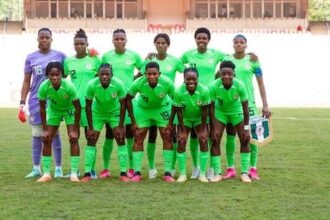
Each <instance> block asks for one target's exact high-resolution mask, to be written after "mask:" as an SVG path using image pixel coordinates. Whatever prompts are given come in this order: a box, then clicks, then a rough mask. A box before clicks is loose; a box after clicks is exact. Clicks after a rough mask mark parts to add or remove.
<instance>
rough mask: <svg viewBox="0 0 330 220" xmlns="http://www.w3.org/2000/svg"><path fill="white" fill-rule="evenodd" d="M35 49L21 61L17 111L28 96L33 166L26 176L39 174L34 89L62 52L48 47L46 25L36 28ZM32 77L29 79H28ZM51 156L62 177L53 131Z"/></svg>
mask: <svg viewBox="0 0 330 220" xmlns="http://www.w3.org/2000/svg"><path fill="white" fill-rule="evenodd" d="M37 40H38V48H39V50H37V51H35V52H33V53H31V54H29V55H28V56H27V58H26V60H25V67H24V72H25V74H24V80H23V84H22V91H21V101H20V112H22V111H23V108H24V105H25V104H26V98H27V95H28V93H30V95H29V102H28V104H29V112H30V117H29V123H30V126H31V128H32V161H33V169H32V171H31V173H29V174H28V175H26V177H38V176H41V171H40V158H41V148H42V139H41V136H42V124H41V118H40V108H39V101H38V97H37V95H38V90H39V86H40V84H41V83H42V82H43V81H44V80H45V79H46V74H45V69H46V66H47V64H48V62H50V61H59V62H62V61H63V60H64V59H65V55H64V54H63V53H61V52H59V51H56V50H52V49H51V43H52V41H53V39H52V32H51V31H50V30H49V29H48V28H41V29H40V30H39V31H38V39H37ZM31 79H32V82H31ZM52 147H53V151H54V157H55V164H56V168H55V174H54V177H62V176H63V173H62V167H61V160H62V141H61V137H60V135H59V134H58V133H57V134H56V135H55V137H54V139H53V143H52Z"/></svg>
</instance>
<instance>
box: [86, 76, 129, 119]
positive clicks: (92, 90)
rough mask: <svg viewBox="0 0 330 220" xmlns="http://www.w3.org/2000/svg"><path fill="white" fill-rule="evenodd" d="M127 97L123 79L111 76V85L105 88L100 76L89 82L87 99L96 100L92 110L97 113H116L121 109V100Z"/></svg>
mask: <svg viewBox="0 0 330 220" xmlns="http://www.w3.org/2000/svg"><path fill="white" fill-rule="evenodd" d="M125 97H126V89H125V87H124V84H123V82H122V81H121V80H119V79H116V78H115V77H112V78H111V81H110V85H109V86H108V87H107V88H103V87H102V85H101V82H100V79H99V78H95V79H93V80H91V81H90V82H89V83H88V86H87V93H86V99H89V100H94V101H93V106H92V110H93V112H97V113H101V114H102V113H115V112H118V111H120V102H119V100H121V99H124V98H125Z"/></svg>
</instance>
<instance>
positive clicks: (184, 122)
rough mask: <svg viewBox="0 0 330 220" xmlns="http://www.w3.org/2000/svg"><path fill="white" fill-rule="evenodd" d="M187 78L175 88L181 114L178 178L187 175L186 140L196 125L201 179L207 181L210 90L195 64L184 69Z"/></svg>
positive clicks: (184, 178) (179, 117)
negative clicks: (200, 79) (200, 77)
mask: <svg viewBox="0 0 330 220" xmlns="http://www.w3.org/2000/svg"><path fill="white" fill-rule="evenodd" d="M184 82H185V84H182V85H181V86H180V87H178V88H177V89H176V90H175V93H174V102H173V105H174V106H175V107H176V112H177V114H178V120H179V126H178V142H179V146H178V150H177V158H178V162H179V169H180V176H179V178H178V180H177V182H185V181H186V180H187V176H186V152H185V151H186V144H187V138H188V135H189V133H190V131H191V129H195V131H196V134H197V137H198V139H199V145H200V151H201V153H200V158H199V160H200V175H199V177H198V179H199V180H200V181H202V182H208V180H207V178H206V176H205V172H206V166H207V160H208V158H209V152H208V137H209V133H208V128H207V125H206V118H207V114H208V107H209V104H210V94H209V90H208V89H207V87H205V86H203V85H201V84H199V83H198V72H197V70H196V69H195V68H187V69H185V70H184Z"/></svg>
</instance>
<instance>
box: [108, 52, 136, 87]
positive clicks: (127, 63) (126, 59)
mask: <svg viewBox="0 0 330 220" xmlns="http://www.w3.org/2000/svg"><path fill="white" fill-rule="evenodd" d="M102 63H109V64H111V66H112V72H113V75H114V76H115V77H117V78H118V79H120V80H121V81H123V82H124V85H125V87H126V90H128V89H129V88H130V87H131V85H132V83H133V81H134V68H136V69H138V70H139V69H140V68H141V66H142V59H141V57H140V55H139V54H137V53H136V52H134V51H131V50H128V49H126V51H125V53H123V54H118V53H116V52H115V50H111V51H108V52H106V53H105V54H104V55H103V56H102Z"/></svg>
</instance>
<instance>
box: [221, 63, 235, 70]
mask: <svg viewBox="0 0 330 220" xmlns="http://www.w3.org/2000/svg"><path fill="white" fill-rule="evenodd" d="M222 68H231V69H233V70H234V69H235V64H234V63H233V62H231V61H223V62H221V64H220V70H221V69H222Z"/></svg>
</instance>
